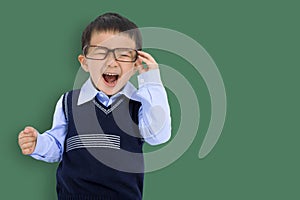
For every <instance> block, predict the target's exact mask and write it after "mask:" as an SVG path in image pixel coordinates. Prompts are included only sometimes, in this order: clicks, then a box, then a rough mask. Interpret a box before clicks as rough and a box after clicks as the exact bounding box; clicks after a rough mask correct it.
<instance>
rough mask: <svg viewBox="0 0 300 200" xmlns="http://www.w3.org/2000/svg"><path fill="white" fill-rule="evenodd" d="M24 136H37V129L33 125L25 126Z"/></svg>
mask: <svg viewBox="0 0 300 200" xmlns="http://www.w3.org/2000/svg"><path fill="white" fill-rule="evenodd" d="M23 135H24V136H37V130H36V129H35V128H33V127H30V126H27V127H25V128H24V130H23Z"/></svg>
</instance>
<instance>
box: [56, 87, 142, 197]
mask: <svg viewBox="0 0 300 200" xmlns="http://www.w3.org/2000/svg"><path fill="white" fill-rule="evenodd" d="M79 92H80V90H73V91H71V92H68V93H66V95H64V100H63V102H64V104H63V109H64V112H65V114H66V119H67V121H68V131H67V135H66V139H65V144H64V152H63V157H62V161H61V162H60V164H59V166H58V169H57V175H56V178H57V194H58V199H60V200H63V199H68V200H79V199H80V200H81V199H84V200H92V199H93V200H108V199H109V200H116V199H118V200H140V199H142V192H143V179H144V173H143V170H144V160H143V151H142V147H143V139H142V138H141V136H140V132H139V129H138V111H139V108H140V106H141V103H140V102H137V101H134V100H131V99H128V98H127V97H125V96H124V95H122V96H121V97H119V98H118V99H117V100H116V101H115V102H114V103H113V104H112V105H111V106H109V107H105V106H104V105H102V104H101V103H100V102H99V101H98V100H97V98H94V99H93V100H92V101H89V102H87V103H84V104H82V105H79V106H78V105H77V100H78V96H79Z"/></svg>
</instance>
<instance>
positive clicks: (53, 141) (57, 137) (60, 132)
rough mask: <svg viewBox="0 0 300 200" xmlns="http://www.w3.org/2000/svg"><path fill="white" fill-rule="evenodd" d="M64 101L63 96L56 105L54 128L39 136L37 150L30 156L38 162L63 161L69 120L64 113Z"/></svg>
mask: <svg viewBox="0 0 300 200" xmlns="http://www.w3.org/2000/svg"><path fill="white" fill-rule="evenodd" d="M62 101H63V96H61V97H60V99H59V100H58V102H57V104H56V108H55V112H54V116H53V124H52V128H51V129H50V130H47V131H46V132H44V133H43V134H38V137H37V144H36V147H35V150H34V152H33V153H32V154H31V155H30V156H31V157H33V158H35V159H37V160H42V161H45V162H58V161H60V160H61V159H62V153H63V150H64V149H63V148H64V141H65V137H66V132H67V120H66V118H65V114H64V112H63V107H62V103H63V102H62Z"/></svg>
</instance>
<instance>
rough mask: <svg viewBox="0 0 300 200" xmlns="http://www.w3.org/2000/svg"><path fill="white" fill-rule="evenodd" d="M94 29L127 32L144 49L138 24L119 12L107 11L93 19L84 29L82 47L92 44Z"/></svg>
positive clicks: (137, 45)
mask: <svg viewBox="0 0 300 200" xmlns="http://www.w3.org/2000/svg"><path fill="white" fill-rule="evenodd" d="M94 31H97V32H101V31H103V32H108V31H112V32H119V33H121V32H125V34H128V35H129V36H130V37H131V38H132V39H133V40H134V41H135V44H136V48H137V49H142V35H141V32H140V30H139V29H138V27H137V25H136V24H135V23H133V22H132V21H130V20H129V19H127V18H125V17H123V16H121V15H119V14H117V13H105V14H103V15H100V16H99V17H97V18H96V19H95V20H94V21H92V22H91V23H90V24H89V25H88V26H87V27H86V28H85V30H84V31H83V33H82V37H81V48H82V49H83V48H84V47H85V46H86V45H89V44H90V41H91V36H92V33H93V32H94Z"/></svg>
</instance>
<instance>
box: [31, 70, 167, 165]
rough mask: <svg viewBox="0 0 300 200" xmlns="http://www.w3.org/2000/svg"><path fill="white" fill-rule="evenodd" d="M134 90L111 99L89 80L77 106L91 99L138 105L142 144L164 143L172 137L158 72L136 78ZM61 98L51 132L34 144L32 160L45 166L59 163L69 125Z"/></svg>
mask: <svg viewBox="0 0 300 200" xmlns="http://www.w3.org/2000/svg"><path fill="white" fill-rule="evenodd" d="M138 85H139V89H138V90H137V89H136V88H135V87H134V86H133V85H132V84H131V83H130V82H128V83H127V84H126V85H125V86H124V88H123V89H122V90H121V91H120V92H118V93H117V94H115V95H113V96H111V97H110V98H109V97H108V96H107V95H106V94H104V93H103V92H101V91H99V90H97V89H96V88H95V87H94V85H93V84H92V81H91V79H88V80H87V81H86V82H85V83H84V84H83V86H82V87H81V90H80V94H79V97H78V102H77V105H81V104H83V103H85V102H88V101H91V100H92V99H93V98H95V97H96V98H98V100H99V101H100V102H101V103H102V104H103V105H105V106H109V105H111V104H112V103H113V102H114V101H115V100H116V98H117V97H118V96H120V95H122V94H123V95H125V96H126V97H128V98H130V99H133V100H136V101H139V102H141V104H142V106H141V107H140V110H139V130H140V133H141V135H142V136H143V138H144V140H145V141H146V142H147V143H148V144H150V145H158V144H162V143H164V142H167V141H168V140H169V139H170V137H171V117H170V108H169V104H168V99H167V94H166V91H165V88H164V87H163V84H162V82H161V79H160V73H159V69H153V70H150V71H148V72H145V73H142V74H140V75H138ZM62 99H63V95H62V96H61V97H60V99H59V100H58V102H57V104H56V108H55V112H54V116H53V124H52V128H51V129H50V130H47V131H45V132H44V133H43V134H38V137H37V144H36V147H35V150H34V152H33V153H32V154H31V156H32V157H33V158H35V159H37V160H43V161H46V162H58V161H60V160H61V159H62V154H63V152H64V142H65V137H66V134H67V126H68V122H67V120H66V118H65V114H64V112H63V107H62V104H63V102H62Z"/></svg>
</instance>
